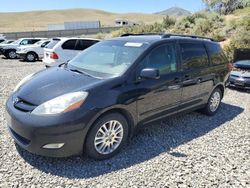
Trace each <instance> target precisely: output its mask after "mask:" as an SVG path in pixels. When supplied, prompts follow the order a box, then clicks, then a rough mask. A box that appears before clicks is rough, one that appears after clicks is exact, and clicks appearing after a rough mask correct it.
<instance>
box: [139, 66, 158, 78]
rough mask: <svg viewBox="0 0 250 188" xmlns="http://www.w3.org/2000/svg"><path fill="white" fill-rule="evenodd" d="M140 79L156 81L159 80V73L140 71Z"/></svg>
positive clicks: (148, 70) (153, 70)
mask: <svg viewBox="0 0 250 188" xmlns="http://www.w3.org/2000/svg"><path fill="white" fill-rule="evenodd" d="M140 77H141V78H144V79H153V80H157V79H159V78H160V71H159V70H158V69H152V68H146V69H143V70H142V71H141V73H140Z"/></svg>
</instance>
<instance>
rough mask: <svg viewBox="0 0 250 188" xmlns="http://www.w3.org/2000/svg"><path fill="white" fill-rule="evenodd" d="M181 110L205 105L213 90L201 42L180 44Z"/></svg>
mask: <svg viewBox="0 0 250 188" xmlns="http://www.w3.org/2000/svg"><path fill="white" fill-rule="evenodd" d="M180 54H181V62H182V63H181V64H182V87H183V88H182V100H181V103H182V105H181V108H182V110H185V109H188V108H191V107H194V106H197V105H200V104H203V103H206V102H207V100H208V97H209V94H210V92H211V90H212V89H213V78H214V74H213V73H212V72H211V68H210V65H209V59H208V54H207V51H206V48H205V45H204V44H203V43H202V42H197V43H196V42H181V43H180Z"/></svg>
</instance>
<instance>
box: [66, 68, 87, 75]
mask: <svg viewBox="0 0 250 188" xmlns="http://www.w3.org/2000/svg"><path fill="white" fill-rule="evenodd" d="M69 70H70V71H72V72H77V73H79V74H84V73H83V72H81V71H79V70H77V69H69Z"/></svg>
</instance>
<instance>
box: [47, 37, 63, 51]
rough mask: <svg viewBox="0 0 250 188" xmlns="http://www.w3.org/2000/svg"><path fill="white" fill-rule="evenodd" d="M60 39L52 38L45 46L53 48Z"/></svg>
mask: <svg viewBox="0 0 250 188" xmlns="http://www.w3.org/2000/svg"><path fill="white" fill-rule="evenodd" d="M60 41H61V40H60V39H52V40H51V41H50V43H49V44H48V45H47V46H46V48H48V49H53V48H54V47H55V46H56V45H57V44H58V42H60Z"/></svg>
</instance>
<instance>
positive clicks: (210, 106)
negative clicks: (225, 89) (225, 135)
mask: <svg viewBox="0 0 250 188" xmlns="http://www.w3.org/2000/svg"><path fill="white" fill-rule="evenodd" d="M221 100H222V91H221V90H220V89H219V88H215V89H214V91H213V92H212V94H211V96H210V97H209V99H208V103H207V104H206V107H205V108H203V109H202V110H201V112H202V113H204V114H206V115H208V116H214V115H215V114H216V113H217V112H218V110H219V109H220V106H221Z"/></svg>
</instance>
